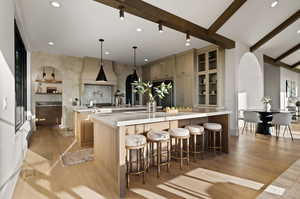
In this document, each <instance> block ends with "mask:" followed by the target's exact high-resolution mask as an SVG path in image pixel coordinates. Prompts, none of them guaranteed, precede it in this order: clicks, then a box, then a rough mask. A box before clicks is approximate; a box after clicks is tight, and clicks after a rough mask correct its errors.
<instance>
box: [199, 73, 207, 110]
mask: <svg viewBox="0 0 300 199" xmlns="http://www.w3.org/2000/svg"><path fill="white" fill-rule="evenodd" d="M198 103H199V104H201V105H205V104H206V75H205V74H202V75H198Z"/></svg>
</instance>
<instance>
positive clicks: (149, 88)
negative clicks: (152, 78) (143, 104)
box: [132, 79, 172, 112]
mask: <svg viewBox="0 0 300 199" xmlns="http://www.w3.org/2000/svg"><path fill="white" fill-rule="evenodd" d="M132 85H133V87H134V92H136V93H138V94H141V95H145V96H146V98H147V100H148V102H147V110H148V112H155V111H156V101H155V97H159V98H160V99H164V98H165V97H166V96H167V95H168V94H169V91H170V89H171V88H172V84H171V83H169V84H165V83H161V84H160V85H159V86H157V87H154V88H153V84H152V83H151V82H143V81H141V79H139V80H138V81H135V82H134V83H132Z"/></svg>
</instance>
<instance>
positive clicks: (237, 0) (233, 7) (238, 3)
mask: <svg viewBox="0 0 300 199" xmlns="http://www.w3.org/2000/svg"><path fill="white" fill-rule="evenodd" d="M246 1H247V0H234V1H233V2H232V3H231V4H230V6H229V7H228V8H227V9H226V10H225V11H224V12H223V13H222V15H221V16H220V17H219V18H218V19H217V20H216V21H215V22H214V23H213V24H212V25H211V26H210V27H209V29H208V31H209V32H210V33H215V32H217V31H218V30H219V29H220V28H221V27H222V26H223V25H224V24H225V23H226V21H228V20H229V19H230V17H231V16H232V15H234V13H235V12H236V11H238V9H239V8H240V7H242V5H243V4H244V3H245V2H246Z"/></svg>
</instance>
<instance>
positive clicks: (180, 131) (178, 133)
mask: <svg viewBox="0 0 300 199" xmlns="http://www.w3.org/2000/svg"><path fill="white" fill-rule="evenodd" d="M189 134H190V132H189V130H188V129H185V128H174V129H170V135H171V136H173V137H186V136H189Z"/></svg>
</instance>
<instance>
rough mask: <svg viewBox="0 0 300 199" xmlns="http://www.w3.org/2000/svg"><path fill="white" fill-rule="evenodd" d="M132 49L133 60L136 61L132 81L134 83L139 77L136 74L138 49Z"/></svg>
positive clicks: (134, 47)
mask: <svg viewBox="0 0 300 199" xmlns="http://www.w3.org/2000/svg"><path fill="white" fill-rule="evenodd" d="M132 48H133V59H134V71H133V74H132V79H133V80H134V81H138V80H139V77H138V75H137V73H136V49H137V47H136V46H133V47H132Z"/></svg>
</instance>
